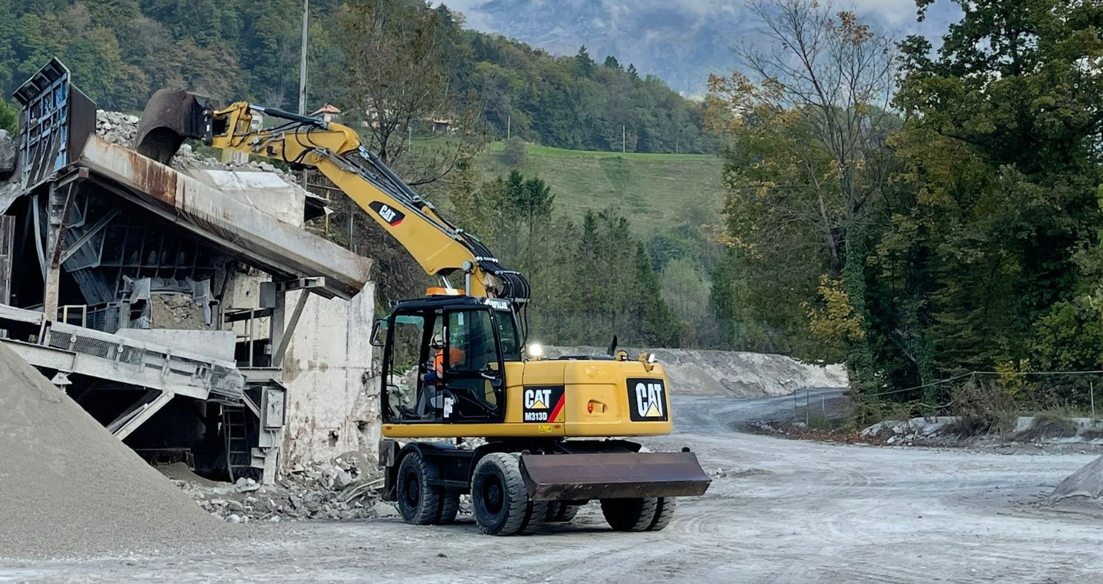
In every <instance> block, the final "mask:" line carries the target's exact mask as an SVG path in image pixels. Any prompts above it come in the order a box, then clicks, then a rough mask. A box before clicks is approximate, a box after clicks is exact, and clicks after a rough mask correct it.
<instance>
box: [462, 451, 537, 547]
mask: <svg viewBox="0 0 1103 584" xmlns="http://www.w3.org/2000/svg"><path fill="white" fill-rule="evenodd" d="M471 506H472V507H473V509H474V512H475V522H476V523H478V524H479V529H480V530H481V531H482V532H483V533H485V534H487V535H514V534H516V533H518V532H520V531H521V529H522V528H523V527H525V524H526V523H527V521H526V519H527V518H528V517H526V516H527V515H528V513H527V511H528V507H529V497H528V493H527V492H526V491H525V481H524V479H522V478H521V467H520V463H519V460H518V457H517V456H515V455H513V454H509V453H505V452H492V453H490V454H487V455H486V456H484V457H483V458H482V460H480V461H479V463H478V464H477V465H476V466H475V472H474V473H473V475H472V478H471Z"/></svg>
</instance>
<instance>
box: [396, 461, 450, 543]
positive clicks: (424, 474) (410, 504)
mask: <svg viewBox="0 0 1103 584" xmlns="http://www.w3.org/2000/svg"><path fill="white" fill-rule="evenodd" d="M436 475H437V468H436V466H435V465H433V463H431V462H428V461H426V460H425V459H424V458H422V457H421V453H419V452H417V451H414V452H411V453H409V454H407V455H406V457H405V458H403V459H402V463H401V464H399V465H398V485H397V487H398V512H399V513H400V514H401V515H402V519H403V520H404V521H406V523H411V524H413V525H430V524H432V523H436V522H437V521H439V519H440V508H441V507H440V506H441V495H442V494H443V489H441V488H440V487H430V486H429V481H430V480H431V479H434V478H436Z"/></svg>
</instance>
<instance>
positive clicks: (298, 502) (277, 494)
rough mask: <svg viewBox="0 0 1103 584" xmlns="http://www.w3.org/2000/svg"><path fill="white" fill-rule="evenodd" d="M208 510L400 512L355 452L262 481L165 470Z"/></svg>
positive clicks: (226, 514) (269, 514)
mask: <svg viewBox="0 0 1103 584" xmlns="http://www.w3.org/2000/svg"><path fill="white" fill-rule="evenodd" d="M163 472H165V474H167V475H168V476H169V477H171V478H173V479H174V481H173V482H175V483H176V485H177V486H178V487H180V488H181V489H183V491H184V492H185V493H187V494H188V496H190V497H191V498H192V499H193V500H194V501H195V502H196V503H198V504H199V506H200V507H202V508H203V509H204V510H205V511H207V512H208V513H211V514H213V515H215V516H217V517H220V518H222V519H224V520H226V521H228V522H230V523H250V522H258V521H261V522H270V523H278V522H280V521H288V520H289V521H302V520H341V521H351V520H355V519H375V518H377V517H390V516H393V515H395V514H396V511H395V508H394V505H392V504H390V503H385V502H382V501H380V500H379V495H380V491H381V490H382V488H383V479H382V478H380V477H379V475H378V473H377V472H374V469H373V468H372V467H370V466H368V465H367V464H366V461H365V460H363V459H362V458H359V457H357V456H356V455H355V454H350V455H347V456H345V457H339V458H337V459H335V460H334V461H333V463H332V464H324V465H317V466H313V467H310V468H297V469H295V470H293V471H291V472H290V473H287V474H285V475H283V476H281V477H279V478H278V479H277V480H276V484H275V485H270V486H268V485H260V484H257V483H256V481H253V480H252V479H245V478H242V479H238V481H237V483H235V484H232V485H231V484H229V483H213V482H211V481H207V480H203V479H201V478H199V477H196V476H195V475H192V474H191V473H190V472H189V471H187V469H186V468H184V469H181V468H180V467H179V466H177V467H176V468H172V469H165V470H163Z"/></svg>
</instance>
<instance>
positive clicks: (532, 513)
mask: <svg viewBox="0 0 1103 584" xmlns="http://www.w3.org/2000/svg"><path fill="white" fill-rule="evenodd" d="M552 504H553V503H552V502H551V501H529V502H528V505H525V521H524V522H523V523H521V529H518V530H517V533H532V532H534V531H536V530H538V529H540V528H541V527H543V526H544V523H545V522H547V519H548V513H550V512H551V511H550V507H551V505H552Z"/></svg>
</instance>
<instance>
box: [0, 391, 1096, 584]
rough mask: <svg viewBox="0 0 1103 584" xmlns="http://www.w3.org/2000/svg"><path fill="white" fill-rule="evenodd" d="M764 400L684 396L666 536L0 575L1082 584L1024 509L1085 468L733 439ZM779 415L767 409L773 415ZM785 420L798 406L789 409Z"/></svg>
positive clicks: (1071, 458) (589, 520) (340, 540)
mask: <svg viewBox="0 0 1103 584" xmlns="http://www.w3.org/2000/svg"><path fill="white" fill-rule="evenodd" d="M766 403H767V402H761V401H758V400H754V401H742V402H735V401H729V402H723V403H716V401H715V400H714V399H709V398H702V399H697V398H695V399H682V400H679V401H678V402H677V403H676V405H677V406H678V410H677V412H676V413H677V414H678V415H679V416H680V417H679V420H681V424H682V425H681V426H680V427H679V433H677V434H675V435H674V436H671V437H668V438H663V439H661V440H651V441H649V444H648V445H649V446H650V447H652V448H653V449H659V448H675V447H680V446H681V445H683V444H685V445H689V446H691V447H692V448H693V449H694V450H695V451H696V452H698V454H699V456H700V458H701V460H702V463H703V464H704V465H705V467H706V469H707V470H709V471H710V472H717V469H723V470H722V471H720V473H719V474H720V476H718V477H717V478H716V479H715V481H714V483H713V485H712V488H711V489H710V490H709V492H708V494H707V495H706V496H704V497H703V498H700V499H697V500H683V501H682V503H681V505H680V507H679V510H678V515H677V517H676V518H675V520H674V523H673V524H672V525H671V526H670V527H669V528H668V529H667V530H666V531H663V532H659V533H648V534H616V533H610V532H608V530H607V528H606V527H605V526H604V524H603V523H602V522H601V521H600V512H599V511H597V510H596V509H594V508H592V507H590V508H587V509H585V510H584V511H583V513H582V514H581V515H580V519H579V520H578V521H577V525H572V526H570V527H566V528H561V529H557V530H555V531H553V532H548V533H546V534H540V535H533V536H526V537H515V538H503V539H500V538H491V537H485V536H480V535H479V534H478V533H477V530H476V528H475V527H474V525H473V524H471V523H466V524H460V525H456V526H449V527H429V528H426V527H410V526H406V525H404V524H402V523H401V522H399V521H398V520H379V521H374V522H366V523H326V524H280V525H273V526H258V527H252V528H249V529H246V530H245V531H244V532H243V539H242V541H241V542H240V543H239V544H237V545H233V546H218V547H214V546H211V545H202V544H200V545H198V546H197V547H196V548H195V549H190V550H174V551H168V552H162V553H158V554H150V555H147V556H133V557H126V558H106V559H85V560H73V561H49V562H41V561H38V562H11V561H3V562H0V582H26V581H32V582H39V581H40V582H57V581H62V582H123V581H149V580H162V581H173V582H182V583H192V582H194V583H199V582H235V583H237V582H253V581H263V582H387V583H388V584H398V583H404V582H488V583H491V582H492V583H495V584H502V583H511V582H556V583H560V582H585V583H586V584H593V583H596V582H607V581H609V582H612V581H617V582H624V581H628V579H629V578H631V579H634V580H636V581H646V582H674V583H693V584H704V583H709V582H797V583H806V582H830V583H836V582H837V583H851V582H963V583H964V582H1001V583H1004V582H1031V583H1044V582H1054V583H1056V582H1091V581H1097V580H1098V579H1099V578H1100V576H1101V575H1103V552H1101V551H1100V550H1101V549H1103V547H1101V544H1103V530H1101V529H1100V528H1099V523H1098V522H1099V520H1098V519H1093V518H1089V517H1086V516H1080V515H1075V514H1068V513H1059V512H1056V511H1050V510H1045V509H1041V508H1038V507H1036V506H1034V504H1035V503H1036V502H1037V501H1038V499H1039V498H1040V497H1041V496H1043V495H1044V494H1046V493H1048V492H1049V491H1050V490H1051V489H1052V487H1053V486H1054V485H1056V484H1057V483H1058V482H1059V481H1060V480H1061V479H1062V478H1064V477H1065V476H1067V475H1068V474H1070V473H1072V472H1073V471H1075V470H1076V469H1077V468H1079V467H1080V466H1082V465H1084V464H1086V463H1087V462H1089V461H1090V460H1091V459H1092V458H1093V455H1089V454H1046V455H1027V454H1016V455H999V454H989V453H977V452H971V451H966V450H952V451H938V450H924V449H916V448H908V449H896V448H877V447H867V446H846V445H837V444H821V443H813V442H799V441H790V440H780V439H774V438H770V437H765V436H755V435H749V434H740V433H736V432H733V431H731V430H730V429H729V428H730V423H729V422H730V420H733V419H736V418H739V417H740V416H747V415H748V412H751V414H750V416H751V417H755V416H762V415H764V412H765V413H766V414H768V412H769V410H770V408H769V407H768V406H767V405H766ZM774 403H775V404H776V403H777V402H774ZM786 407H790V408H791V407H792V402H791V401H790V402H787V404H786Z"/></svg>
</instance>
